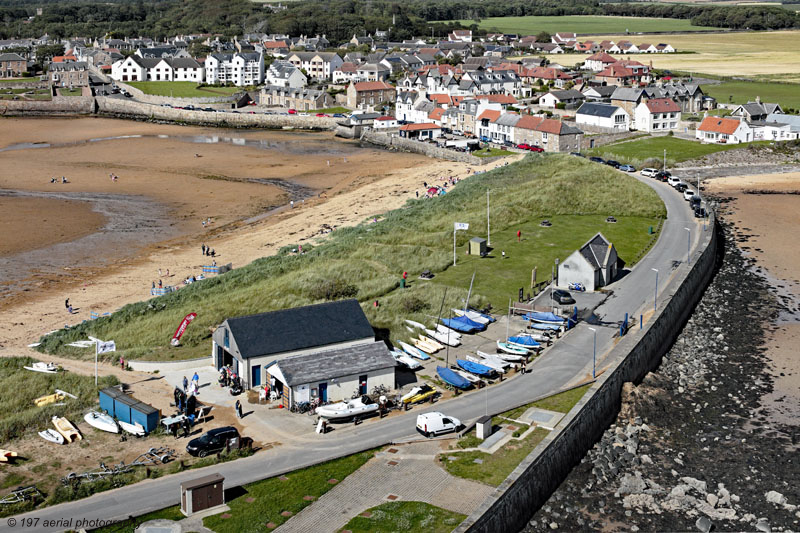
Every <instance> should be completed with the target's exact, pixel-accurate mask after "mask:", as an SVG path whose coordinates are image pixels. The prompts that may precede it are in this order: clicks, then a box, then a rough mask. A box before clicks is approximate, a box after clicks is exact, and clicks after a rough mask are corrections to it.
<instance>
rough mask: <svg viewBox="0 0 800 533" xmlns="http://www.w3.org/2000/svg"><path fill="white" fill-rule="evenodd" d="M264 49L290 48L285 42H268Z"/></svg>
mask: <svg viewBox="0 0 800 533" xmlns="http://www.w3.org/2000/svg"><path fill="white" fill-rule="evenodd" d="M264 48H289V45H288V44H286V42H285V41H266V42H265V43H264Z"/></svg>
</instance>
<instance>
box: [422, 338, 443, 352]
mask: <svg viewBox="0 0 800 533" xmlns="http://www.w3.org/2000/svg"><path fill="white" fill-rule="evenodd" d="M419 340H421V341H422V342H424V343H427V344H430V345H431V346H433V347H434V348H436V349H437V350H442V349H444V344H442V343H440V342H437V341H435V340H434V339H431V338H430V337H426V336H425V335H420V336H419Z"/></svg>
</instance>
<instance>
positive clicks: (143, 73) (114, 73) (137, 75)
mask: <svg viewBox="0 0 800 533" xmlns="http://www.w3.org/2000/svg"><path fill="white" fill-rule="evenodd" d="M141 59H142V58H140V57H139V56H133V55H132V56H128V57H126V58H125V59H123V60H120V61H116V62H114V64H113V65H111V79H112V80H116V81H146V80H147V69H146V68H145V66H144V64H143V63H142V62H141Z"/></svg>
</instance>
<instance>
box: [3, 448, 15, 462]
mask: <svg viewBox="0 0 800 533" xmlns="http://www.w3.org/2000/svg"><path fill="white" fill-rule="evenodd" d="M12 457H18V454H17V452H12V451H11V450H0V463H7V462H8V460H9V459H10V458H12Z"/></svg>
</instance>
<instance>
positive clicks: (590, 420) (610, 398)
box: [455, 221, 718, 533]
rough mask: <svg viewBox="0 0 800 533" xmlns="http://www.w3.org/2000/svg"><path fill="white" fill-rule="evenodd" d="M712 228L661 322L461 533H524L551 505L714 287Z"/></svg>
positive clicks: (629, 343) (661, 309)
mask: <svg viewBox="0 0 800 533" xmlns="http://www.w3.org/2000/svg"><path fill="white" fill-rule="evenodd" d="M715 228H716V222H715V221H714V222H712V224H711V226H710V227H709V230H708V231H707V232H706V233H705V234H704V236H703V241H702V242H701V243H700V246H699V247H698V250H697V251H696V252H695V254H694V256H693V258H692V263H691V266H689V265H687V264H685V263H684V264H682V265H681V266H680V267H678V269H677V271H676V274H675V276H674V277H673V279H672V280H671V281H670V283H669V285H668V286H667V288H666V290H665V291H664V292H663V293H662V294H661V295H660V296H659V299H658V307H657V312H656V313H655V315H654V316H653V317H652V318H651V319H650V321H649V322H648V323H647V324H646V325H644V327H643V329H642V330H633V331H631V332H629V333H628V335H626V336H625V337H624V338H622V340H621V341H620V342H619V343H618V344H617V345H616V347H615V348H614V349H613V351H612V353H611V355H610V361H611V366H610V369H609V370H608V371H606V372H605V373H604V374H603V375H601V376H600V377H599V378H598V380H597V381H596V382H595V383H594V385H592V387H591V389H590V390H589V392H587V394H586V395H585V396H584V397H583V398H582V399H581V400H580V401H579V402H578V404H577V405H575V407H573V408H572V410H571V411H570V412H569V413H568V414H567V416H566V417H565V418H564V419H563V420H562V421H561V423H560V424H559V427H558V428H557V429H556V431H553V432H551V434H550V435H548V436H547V437H546V438H545V439H544V440H543V441H542V442H541V443H540V444H539V445H538V446H537V447H536V449H534V450H533V451H532V452H531V453H530V454H529V455H528V457H526V458H525V459H524V460H523V461H522V463H520V465H519V466H518V467H517V468H516V469H515V470H514V471H513V472H512V473H511V474H510V475H509V476H508V478H507V479H506V480H505V481H503V483H502V484H501V485H500V486H499V487H498V488H497V490H496V491H495V492H494V493H493V494H492V495H491V496H490V497H489V498H487V500H486V501H484V502H483V504H481V506H480V507H479V508H478V509H477V510H476V511H475V512H473V513H472V514H471V515H470V516H469V517H467V519H466V520H465V521H464V522H463V523H462V524H461V525H459V527H458V528H456V530H455V531H456V533H467V532H469V533H495V532H514V533H516V532H518V531H520V530H521V529H523V528H524V527H525V526H526V525H527V523H528V521H529V520H530V518H531V516H532V515H533V514H534V513H535V512H536V510H537V509H539V507H540V506H541V505H543V504H544V502H546V501H547V500H548V498H549V497H550V494H551V493H552V492H553V491H554V490H555V489H556V488H557V487H558V486H559V485H560V484H561V482H562V481H563V480H564V479H565V478H566V476H567V475H568V474H569V472H570V471H571V469H572V468H573V467H574V466H575V465H576V464H578V462H580V460H581V458H582V457H583V456H584V455H585V454H586V452H587V450H589V448H591V446H592V445H593V444H594V443H595V442H596V441H597V440H598V439H599V438H600V436H601V435H602V434H603V432H604V431H605V429H606V428H607V427H608V426H609V424H611V422H612V421H613V420H614V418H615V417H616V414H617V412H618V410H619V406H620V398H621V394H622V388H623V385H624V384H625V383H626V382H634V383H638V382H640V381H641V380H642V379H643V378H644V376H645V375H646V374H647V373H648V372H650V371H652V370H654V369H655V368H656V367H658V365H659V364H660V361H661V358H662V357H663V355H664V353H665V352H666V351H667V349H668V348H669V346H670V345H671V344H672V342H673V341H674V340H675V338H676V336H677V335H678V332H679V331H680V328H681V326H682V325H683V324H684V323H685V322H686V321H687V320H688V318H689V316H690V315H691V313H692V309H693V308H694V306H695V304H696V303H697V301H698V300H699V299H700V297H701V295H702V294H703V290H704V289H705V287H706V286H707V285H708V283H709V282H710V280H711V278H712V276H713V273H714V268H715V262H716V259H717V253H718V237H717V232H716V231H715Z"/></svg>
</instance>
